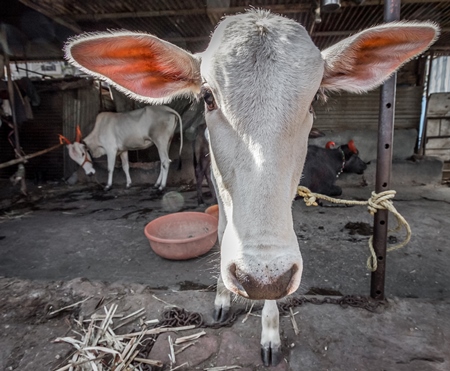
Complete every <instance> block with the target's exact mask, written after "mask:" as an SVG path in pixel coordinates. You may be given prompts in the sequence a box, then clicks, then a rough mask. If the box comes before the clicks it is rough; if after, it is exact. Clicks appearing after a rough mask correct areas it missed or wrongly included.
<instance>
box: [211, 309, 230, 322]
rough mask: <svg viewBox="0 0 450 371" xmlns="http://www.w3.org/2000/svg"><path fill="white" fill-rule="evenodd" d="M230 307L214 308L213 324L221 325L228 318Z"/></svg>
mask: <svg viewBox="0 0 450 371" xmlns="http://www.w3.org/2000/svg"><path fill="white" fill-rule="evenodd" d="M229 314H230V307H222V306H215V307H214V313H213V319H214V321H215V322H218V323H222V322H225V321H226V320H227V319H228V318H229Z"/></svg>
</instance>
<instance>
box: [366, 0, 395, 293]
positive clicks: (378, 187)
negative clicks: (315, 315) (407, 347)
mask: <svg viewBox="0 0 450 371" xmlns="http://www.w3.org/2000/svg"><path fill="white" fill-rule="evenodd" d="M399 19H400V0H385V2H384V21H385V22H393V21H398V20H399ZM396 84H397V74H394V75H392V76H391V77H390V78H389V79H388V80H387V81H386V82H385V83H384V85H383V86H382V87H381V94H380V117H379V121H378V152H377V173H376V180H375V192H377V193H380V192H383V191H386V190H388V189H389V187H390V182H391V165H392V144H393V141H394V114H395V91H396ZM387 233H388V211H387V210H378V212H377V213H376V214H375V217H374V225H373V247H374V249H375V254H376V256H377V264H378V267H377V270H376V271H375V272H373V273H372V277H371V287H370V296H371V297H372V298H374V299H376V300H384V282H385V271H386V245H387Z"/></svg>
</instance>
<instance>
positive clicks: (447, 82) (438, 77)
mask: <svg viewBox="0 0 450 371" xmlns="http://www.w3.org/2000/svg"><path fill="white" fill-rule="evenodd" d="M429 84H430V90H429V93H430V94H433V93H447V92H450V57H438V58H436V59H434V60H433V63H432V68H431V75H430V81H429Z"/></svg>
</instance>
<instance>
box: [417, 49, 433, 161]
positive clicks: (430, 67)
mask: <svg viewBox="0 0 450 371" xmlns="http://www.w3.org/2000/svg"><path fill="white" fill-rule="evenodd" d="M428 58H429V63H428V71H427V82H426V84H427V91H426V93H425V94H426V96H425V112H424V116H423V126H422V136H421V138H420V147H419V154H421V155H424V156H425V146H426V143H425V141H426V139H427V129H428V117H427V114H428V103H429V101H430V79H431V71H432V70H433V58H434V53H433V52H431V53H430V56H429V57H428Z"/></svg>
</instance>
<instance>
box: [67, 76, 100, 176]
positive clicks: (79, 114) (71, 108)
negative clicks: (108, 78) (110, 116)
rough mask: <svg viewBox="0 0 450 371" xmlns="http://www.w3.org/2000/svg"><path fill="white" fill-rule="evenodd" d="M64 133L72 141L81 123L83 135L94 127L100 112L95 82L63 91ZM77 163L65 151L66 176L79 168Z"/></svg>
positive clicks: (98, 94) (98, 95)
mask: <svg viewBox="0 0 450 371" xmlns="http://www.w3.org/2000/svg"><path fill="white" fill-rule="evenodd" d="M62 105H63V115H62V122H63V135H64V136H65V137H66V138H68V139H69V140H70V141H73V140H75V137H76V127H77V125H80V128H81V132H82V133H83V135H88V134H89V133H90V132H91V131H92V129H93V128H94V124H95V118H96V117H97V114H98V113H99V112H100V93H99V90H98V88H97V87H96V86H94V84H92V85H91V86H88V87H85V88H81V89H73V90H67V91H64V92H63V93H62ZM78 167H79V165H77V164H76V163H75V162H74V161H73V160H72V159H71V158H70V157H69V155H68V153H67V151H66V150H65V151H64V176H65V177H69V176H70V175H71V174H72V173H73V172H74V171H76V170H77V169H78Z"/></svg>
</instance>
